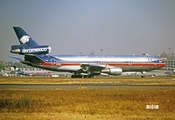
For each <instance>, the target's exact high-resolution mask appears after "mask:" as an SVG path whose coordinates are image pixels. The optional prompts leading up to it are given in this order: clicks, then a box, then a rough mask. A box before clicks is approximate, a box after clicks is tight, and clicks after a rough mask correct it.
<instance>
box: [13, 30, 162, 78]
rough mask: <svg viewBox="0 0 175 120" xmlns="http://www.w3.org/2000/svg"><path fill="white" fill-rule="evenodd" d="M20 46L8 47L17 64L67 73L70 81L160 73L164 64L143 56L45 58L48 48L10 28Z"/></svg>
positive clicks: (151, 57) (152, 57) (58, 56)
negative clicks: (137, 73)
mask: <svg viewBox="0 0 175 120" xmlns="http://www.w3.org/2000/svg"><path fill="white" fill-rule="evenodd" d="M13 29H14V31H15V33H16V35H17V38H18V40H19V42H20V45H12V46H11V50H10V52H11V53H15V54H19V55H24V57H23V58H20V57H17V56H10V57H11V58H15V59H18V60H20V62H21V63H23V64H26V65H29V66H33V67H37V68H42V69H46V70H52V71H59V72H70V73H72V76H71V77H72V78H83V77H84V78H92V77H94V76H97V75H101V74H107V75H115V76H118V75H121V74H122V72H133V71H134V72H141V73H143V72H144V71H150V70H155V69H160V68H162V67H165V63H164V62H162V61H161V60H160V59H159V58H156V57H154V56H144V55H49V54H48V53H50V52H51V47H50V46H48V45H39V44H38V43H37V42H36V41H35V40H34V39H33V38H32V37H31V36H30V35H29V34H28V33H27V32H26V31H25V30H24V29H23V28H21V27H13Z"/></svg>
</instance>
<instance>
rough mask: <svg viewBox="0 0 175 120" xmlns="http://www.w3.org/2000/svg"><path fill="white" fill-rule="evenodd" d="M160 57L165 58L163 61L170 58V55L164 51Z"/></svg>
mask: <svg viewBox="0 0 175 120" xmlns="http://www.w3.org/2000/svg"><path fill="white" fill-rule="evenodd" d="M160 59H161V60H163V61H166V60H167V59H168V55H167V54H166V53H165V52H163V53H162V54H161V55H160Z"/></svg>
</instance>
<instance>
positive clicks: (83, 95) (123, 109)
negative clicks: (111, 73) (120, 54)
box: [0, 89, 175, 120]
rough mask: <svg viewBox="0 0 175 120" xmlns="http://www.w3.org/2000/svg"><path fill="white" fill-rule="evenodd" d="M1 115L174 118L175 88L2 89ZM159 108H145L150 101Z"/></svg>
mask: <svg viewBox="0 0 175 120" xmlns="http://www.w3.org/2000/svg"><path fill="white" fill-rule="evenodd" d="M0 93H1V94H0V119H3V120H5V119H27V120H32V119H35V120H36V119H37V120H43V119H47V120H48V119H58V120H67V119H72V120H84V119H86V120H92V119H94V120H96V119H100V120H106V119H114V120H116V119H120V120H130V119H134V120H140V119H149V120H161V119H167V120H170V119H175V89H162V90H161V89H150V90H145V89H124V90H122V89H111V90H109V89H106V90H95V89H75V90H56V89H54V90H18V89H16V90H15V89H14V90H12V89H9V90H2V89H1V90H0ZM152 103H153V104H158V105H159V107H160V108H159V109H158V110H146V105H147V104H152Z"/></svg>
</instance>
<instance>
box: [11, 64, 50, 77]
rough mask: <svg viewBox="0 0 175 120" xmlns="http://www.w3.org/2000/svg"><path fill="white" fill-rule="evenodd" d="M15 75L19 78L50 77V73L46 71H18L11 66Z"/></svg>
mask: <svg viewBox="0 0 175 120" xmlns="http://www.w3.org/2000/svg"><path fill="white" fill-rule="evenodd" d="M13 68H14V70H15V72H16V74H17V75H20V76H48V77H49V76H51V74H50V72H48V71H41V70H28V71H27V70H20V69H19V68H18V67H16V66H13Z"/></svg>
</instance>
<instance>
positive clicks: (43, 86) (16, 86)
mask: <svg viewBox="0 0 175 120" xmlns="http://www.w3.org/2000/svg"><path fill="white" fill-rule="evenodd" d="M78 88H87V89H170V88H175V85H127V84H121V83H85V84H82V83H80V84H77V83H76V84H0V89H78Z"/></svg>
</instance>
